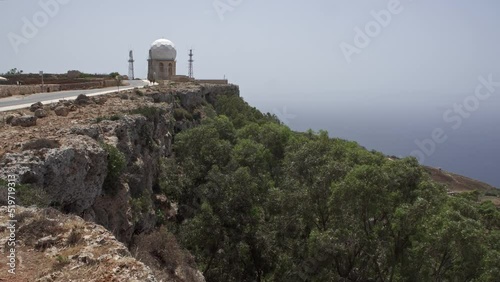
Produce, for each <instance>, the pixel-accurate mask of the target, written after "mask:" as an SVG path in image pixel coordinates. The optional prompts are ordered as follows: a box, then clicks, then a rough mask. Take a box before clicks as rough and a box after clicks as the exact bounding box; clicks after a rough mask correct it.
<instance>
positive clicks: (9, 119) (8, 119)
mask: <svg viewBox="0 0 500 282" xmlns="http://www.w3.org/2000/svg"><path fill="white" fill-rule="evenodd" d="M15 117H16V116H15V115H8V116H7V117H6V118H5V122H6V123H7V124H11V123H12V120H13V119H14V118H15Z"/></svg>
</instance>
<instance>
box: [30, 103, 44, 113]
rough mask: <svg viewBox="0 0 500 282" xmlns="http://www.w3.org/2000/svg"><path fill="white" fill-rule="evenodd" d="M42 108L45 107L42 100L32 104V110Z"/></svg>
mask: <svg viewBox="0 0 500 282" xmlns="http://www.w3.org/2000/svg"><path fill="white" fill-rule="evenodd" d="M42 108H43V104H42V102H36V103H34V104H32V105H31V106H30V111H32V112H35V111H36V110H38V109H42Z"/></svg>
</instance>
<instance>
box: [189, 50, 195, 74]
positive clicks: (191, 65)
mask: <svg viewBox="0 0 500 282" xmlns="http://www.w3.org/2000/svg"><path fill="white" fill-rule="evenodd" d="M193 62H194V60H193V49H190V50H189V78H194V71H193Z"/></svg>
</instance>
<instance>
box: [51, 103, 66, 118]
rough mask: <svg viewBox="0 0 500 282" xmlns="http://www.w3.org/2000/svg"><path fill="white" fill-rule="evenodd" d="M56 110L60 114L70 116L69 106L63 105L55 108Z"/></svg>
mask: <svg viewBox="0 0 500 282" xmlns="http://www.w3.org/2000/svg"><path fill="white" fill-rule="evenodd" d="M54 112H55V113H56V115H58V116H63V117H65V116H68V114H69V109H68V108H67V107H63V106H59V107H57V108H55V109H54Z"/></svg>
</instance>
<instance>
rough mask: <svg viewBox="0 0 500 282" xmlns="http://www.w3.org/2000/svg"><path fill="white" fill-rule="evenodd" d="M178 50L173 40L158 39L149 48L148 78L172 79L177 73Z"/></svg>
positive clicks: (152, 79)
mask: <svg viewBox="0 0 500 282" xmlns="http://www.w3.org/2000/svg"><path fill="white" fill-rule="evenodd" d="M176 57H177V50H175V45H174V43H172V41H170V40H168V39H158V40H156V41H155V42H153V44H151V48H150V49H149V59H148V79H149V80H151V81H157V80H170V79H171V78H172V77H173V76H175V75H176V61H175V59H176Z"/></svg>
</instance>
